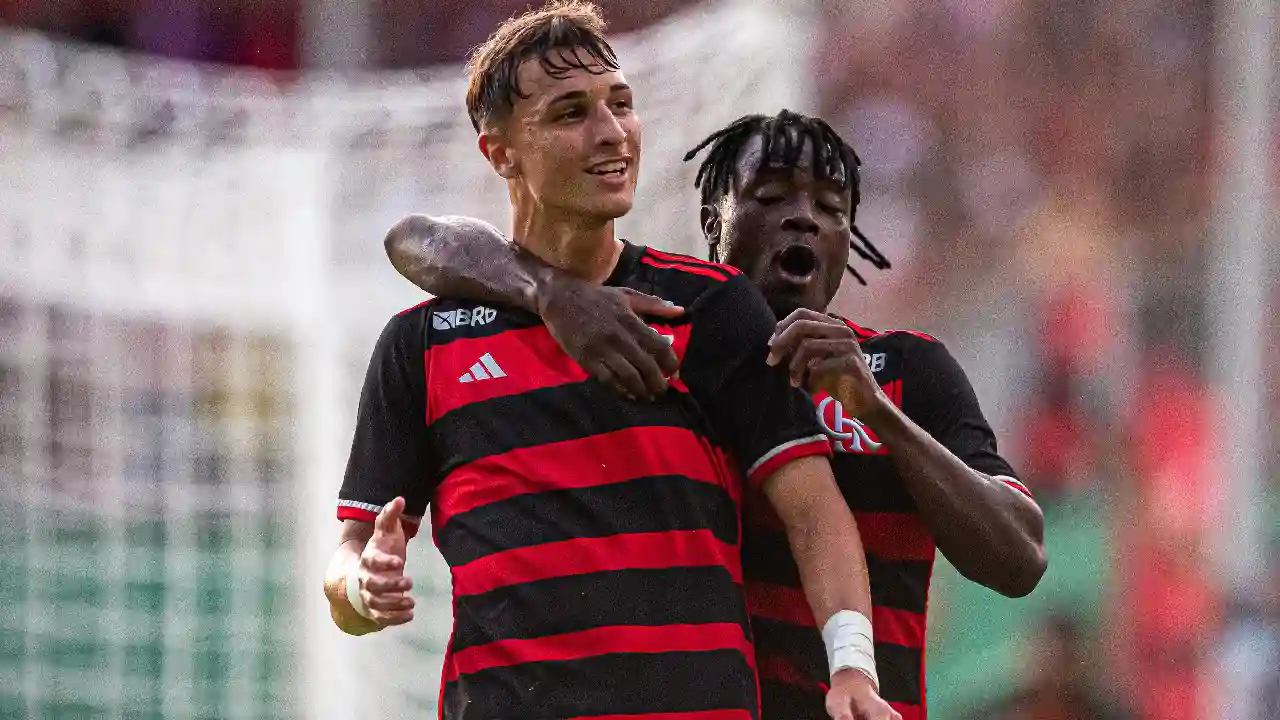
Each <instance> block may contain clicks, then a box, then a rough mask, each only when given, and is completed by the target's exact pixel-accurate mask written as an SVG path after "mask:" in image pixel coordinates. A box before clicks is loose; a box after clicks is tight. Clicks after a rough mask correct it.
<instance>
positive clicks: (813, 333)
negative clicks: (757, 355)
mask: <svg viewBox="0 0 1280 720" xmlns="http://www.w3.org/2000/svg"><path fill="white" fill-rule="evenodd" d="M840 337H848V338H852V337H853V331H851V330H849V329H848V328H846V327H839V326H835V325H829V324H827V323H824V322H818V321H817V320H797V321H795V322H793V323H791V324H790V325H788V326H787V328H786V329H785V330H783V331H782V333H781V334H779V335H774V336H773V338H772V339H771V340H770V341H769V358H768V363H769V364H770V365H777V364H778V363H780V362H782V360H784V359H785V358H787V357H788V356H790V355H791V353H793V352H795V349H796V347H797V346H798V345H799V344H800V343H801V342H804V341H805V340H807V339H809V338H818V339H831V338H840ZM855 342H856V340H855Z"/></svg>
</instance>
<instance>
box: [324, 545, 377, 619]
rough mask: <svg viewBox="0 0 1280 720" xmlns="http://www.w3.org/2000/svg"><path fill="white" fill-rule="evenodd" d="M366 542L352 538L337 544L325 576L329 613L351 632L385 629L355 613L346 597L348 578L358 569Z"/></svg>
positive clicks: (325, 591)
mask: <svg viewBox="0 0 1280 720" xmlns="http://www.w3.org/2000/svg"><path fill="white" fill-rule="evenodd" d="M363 551H364V541H362V540H359V539H355V538H349V539H346V540H344V541H343V542H342V544H341V545H339V546H338V549H337V550H335V551H334V553H333V559H332V560H330V561H329V568H328V570H327V571H326V572H325V577H324V594H325V597H326V598H327V599H328V600H329V616H330V617H332V618H333V624H335V625H337V626H338V629H339V630H342V632H344V633H347V634H348V635H367V634H368V633H371V632H377V631H378V630H381V629H382V626H381V625H379V624H378V623H376V622H374V621H373V620H370V619H368V618H366V617H364V616H363V615H361V614H359V613H357V612H356V610H355V608H353V607H352V606H351V602H350V601H349V600H348V599H347V578H348V577H349V576H350V575H351V574H352V573H355V572H356V569H357V566H358V565H359V563H360V553H361V552H363Z"/></svg>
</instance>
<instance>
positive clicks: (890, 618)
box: [387, 111, 1046, 720]
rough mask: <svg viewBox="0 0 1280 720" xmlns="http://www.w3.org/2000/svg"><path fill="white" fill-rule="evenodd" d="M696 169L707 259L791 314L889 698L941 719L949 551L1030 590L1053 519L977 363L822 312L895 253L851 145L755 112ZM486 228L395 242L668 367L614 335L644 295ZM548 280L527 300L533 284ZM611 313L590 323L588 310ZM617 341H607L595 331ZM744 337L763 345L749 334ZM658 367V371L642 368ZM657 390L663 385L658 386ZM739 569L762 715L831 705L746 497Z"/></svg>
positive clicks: (799, 612)
mask: <svg viewBox="0 0 1280 720" xmlns="http://www.w3.org/2000/svg"><path fill="white" fill-rule="evenodd" d="M704 148H706V149H708V154H707V157H706V160H705V162H704V163H703V164H702V166H701V168H700V169H699V172H698V176H697V184H698V186H699V187H700V188H701V190H702V205H703V207H702V226H703V230H704V232H705V235H706V238H707V241H708V243H709V247H710V251H711V257H712V259H717V258H718V257H719V256H720V255H721V253H723V254H724V257H725V260H726V262H727V263H728V264H729V265H730V266H733V267H736V268H737V269H738V270H740V271H741V272H743V273H744V274H746V275H747V276H748V277H750V278H751V279H752V281H753V282H754V283H755V284H756V285H757V286H758V287H760V288H761V289H762V290H763V291H764V294H765V296H766V298H767V300H768V302H769V305H770V306H771V308H772V309H773V311H774V313H775V316H776V317H777V318H779V319H780V322H779V323H778V325H777V329H776V332H775V333H774V335H773V337H772V338H771V340H770V345H771V350H770V362H773V363H777V364H779V365H781V366H783V367H787V368H788V371H789V372H790V374H791V375H792V377H793V378H794V380H795V382H796V383H798V384H801V385H803V386H805V387H807V388H809V389H810V390H812V391H813V402H814V403H815V404H816V406H817V414H818V416H819V418H820V420H821V422H822V423H823V425H824V427H825V430H826V434H827V435H828V436H829V439H830V443H831V447H832V449H833V451H834V453H835V456H834V460H833V464H834V466H835V473H836V477H837V479H838V481H839V485H840V489H841V491H842V492H843V495H844V499H845V501H846V502H847V503H848V505H849V506H850V507H851V508H852V509H853V510H854V511H855V513H854V514H855V517H856V518H857V521H858V526H859V528H860V529H861V532H862V539H863V542H864V545H865V552H866V556H867V563H868V566H869V568H870V573H871V593H872V600H873V602H874V605H875V607H874V612H873V624H874V638H875V655H876V664H877V668H878V672H879V677H880V690H881V695H882V696H883V697H884V699H886V700H888V701H889V702H890V704H891V705H892V706H893V707H894V709H896V710H897V711H898V712H899V713H901V715H902V717H903V718H905V719H907V720H912V719H915V718H924V717H925V715H926V703H925V690H924V647H925V609H926V607H927V604H928V589H929V582H930V577H931V574H932V568H933V559H934V552H935V548H937V549H939V550H941V551H942V553H943V555H945V556H946V557H947V559H948V560H950V561H951V562H952V564H954V565H955V566H956V568H958V569H959V570H960V572H961V573H963V574H964V575H965V576H966V577H967V578H969V579H971V580H973V581H976V582H979V583H981V584H983V585H986V586H988V587H990V588H992V589H994V590H996V591H998V592H1000V593H1002V594H1004V595H1006V596H1009V597H1018V596H1022V595H1026V594H1027V593H1029V592H1031V591H1032V589H1034V588H1035V586H1036V584H1037V583H1038V582H1039V579H1040V577H1041V576H1042V575H1043V573H1044V571H1045V567H1046V560H1045V553H1044V546H1043V524H1044V521H1043V517H1042V515H1041V513H1040V510H1039V508H1038V506H1037V505H1036V503H1035V501H1034V500H1032V498H1031V496H1030V493H1029V492H1028V491H1027V488H1026V486H1025V485H1024V484H1023V483H1022V482H1021V481H1020V480H1018V479H1017V475H1016V473H1015V472H1014V471H1013V469H1012V468H1011V467H1010V466H1009V463H1008V462H1006V461H1005V460H1004V459H1003V458H1002V457H1001V456H1000V455H999V454H998V452H997V449H996V440H995V437H994V434H993V433H992V431H991V428H990V426H989V425H988V423H987V421H986V420H985V419H984V418H983V415H982V411H981V408H980V407H979V404H978V401H977V398H976V397H975V395H974V392H973V389H972V388H971V386H970V384H969V382H968V379H967V378H966V377H965V374H964V371H963V370H962V369H961V368H960V366H959V365H958V364H957V362H956V361H955V359H954V358H953V357H952V356H951V354H950V353H949V352H948V351H947V349H946V347H945V346H944V345H943V344H942V343H941V342H939V341H938V340H936V339H935V338H933V337H932V336H930V335H926V334H924V333H920V332H912V331H889V332H876V331H874V330H868V329H866V328H863V327H861V326H859V325H858V324H856V323H854V322H853V321H851V320H848V319H846V318H842V317H837V316H833V315H828V314H826V309H827V306H828V305H829V304H830V303H831V301H832V299H833V298H834V297H835V293H836V290H837V289H838V288H839V286H840V283H841V280H842V278H843V274H844V272H845V269H846V267H848V269H849V271H850V272H852V273H854V275H855V277H857V278H858V280H859V281H862V278H861V276H860V275H858V274H857V272H856V271H855V270H854V269H853V267H852V266H851V265H849V259H850V251H851V250H852V251H854V252H856V253H857V254H858V255H859V256H860V257H862V258H864V259H866V260H869V261H870V262H872V263H873V265H875V266H876V267H880V268H884V267H887V266H888V262H887V261H886V260H885V258H884V257H883V256H882V255H881V254H880V253H879V252H878V251H877V250H876V249H875V247H874V246H872V245H871V244H870V243H869V242H867V240H866V238H865V237H864V236H863V235H862V234H861V233H860V232H859V231H858V230H857V229H856V228H855V226H854V225H853V220H854V216H855V211H856V208H857V205H858V200H859V191H858V164H859V161H858V159H857V156H856V155H855V154H854V152H853V150H852V149H851V148H849V146H848V145H847V144H846V143H845V142H844V141H843V140H842V139H841V138H840V137H839V135H838V134H836V133H835V132H834V131H833V130H832V128H831V127H830V126H828V125H827V124H826V123H824V122H822V121H821V120H818V119H814V118H810V117H806V116H804V115H800V114H797V113H791V112H787V111H783V112H781V113H779V114H778V115H776V116H759V115H754V116H748V117H744V118H742V119H740V120H738V121H737V122H735V123H733V124H731V125H729V126H728V127H726V128H724V129H722V130H720V131H719V132H716V133H714V134H713V135H711V136H710V137H709V138H707V140H706V141H704V142H703V143H702V144H700V145H699V146H698V147H697V148H695V149H694V150H693V151H692V152H690V153H689V155H688V156H687V157H686V160H688V159H692V158H693V157H696V155H697V154H698V153H699V152H700V151H701V150H703V149H704ZM506 248H507V245H506V244H505V243H504V241H503V239H502V238H501V237H500V236H499V235H498V234H497V232H496V231H495V230H493V229H492V228H491V227H489V226H485V225H483V224H481V223H479V222H478V221H474V220H469V219H464V218H451V219H440V220H435V219H431V218H427V217H423V216H412V217H410V218H407V219H406V220H404V221H402V222H401V223H400V224H398V225H397V227H396V228H394V229H393V230H392V232H391V233H390V234H389V235H388V237H387V249H388V252H389V253H390V255H391V257H392V260H393V262H394V263H395V265H396V266H397V268H399V269H400V271H401V272H402V273H403V274H405V276H406V277H407V278H408V279H409V280H411V281H413V282H414V283H416V284H418V285H419V286H421V287H423V288H424V289H426V290H428V291H436V292H450V291H454V290H459V289H460V290H465V291H467V292H480V293H484V294H487V295H488V296H490V297H493V298H496V299H504V298H506V299H510V300H512V301H516V300H517V299H519V298H520V297H529V298H532V299H530V300H528V301H527V304H528V306H529V307H530V308H531V309H541V310H542V312H543V315H544V317H545V318H547V321H548V323H549V324H551V325H552V328H551V330H552V332H553V333H555V334H556V336H557V337H561V338H564V339H565V340H564V342H565V346H566V347H567V348H570V350H571V352H573V353H579V354H583V355H584V357H582V358H581V361H582V362H584V363H585V364H587V365H592V366H597V367H598V366H599V361H598V358H595V357H590V355H591V354H592V353H597V352H598V349H599V348H600V347H602V346H608V347H609V348H611V352H613V355H612V356H611V357H610V361H609V364H610V366H611V367H612V366H617V365H621V364H623V363H630V365H631V367H630V370H631V373H630V374H629V375H623V374H621V373H616V372H615V373H613V374H610V375H607V376H604V377H606V378H607V379H608V381H609V382H611V383H614V384H616V385H621V386H624V387H628V384H629V389H628V391H629V392H633V393H637V394H638V393H646V394H650V391H649V388H648V383H647V382H639V383H637V382H636V379H637V378H645V377H648V376H650V375H653V374H655V373H657V374H660V371H659V370H658V369H657V368H659V367H661V366H663V365H664V364H665V363H666V362H667V361H668V360H667V358H665V357H664V356H663V355H662V354H661V353H659V354H656V355H653V354H650V353H647V352H646V351H645V350H644V349H643V347H642V346H641V345H639V344H638V343H635V342H633V343H631V344H629V345H628V344H624V343H621V342H619V341H618V340H617V338H619V337H621V336H624V335H627V334H629V333H631V328H633V327H634V326H635V324H636V323H637V322H638V321H637V320H634V319H633V318H630V317H628V316H627V312H628V311H627V307H628V306H630V305H636V306H646V304H647V303H650V302H651V301H650V300H649V299H646V298H636V297H634V296H623V295H620V294H618V293H616V292H614V291H611V290H609V289H608V288H603V289H602V288H594V287H588V286H586V285H585V284H583V283H581V282H578V281H576V280H574V279H572V278H568V277H566V276H565V275H564V274H563V273H557V272H555V271H551V270H548V269H547V268H546V267H545V266H543V265H541V264H540V263H538V262H537V261H536V260H535V259H533V258H529V257H528V256H525V255H516V254H512V253H511V252H509V251H508V250H507V249H506ZM524 288H534V291H532V292H530V293H525V295H524V296H522V295H521V292H522V289H524ZM593 307H599V308H607V309H608V311H607V312H604V313H598V314H595V315H591V316H586V315H575V314H574V313H576V312H579V311H580V310H581V309H589V308H593ZM602 337H603V338H608V340H607V342H604V343H602V342H601V341H600V340H599V338H602ZM739 342H748V341H747V340H746V339H745V338H744V339H740V340H739ZM646 364H647V365H648V367H645V365H646ZM658 389H660V388H658ZM747 508H748V515H749V525H748V528H747V533H746V536H745V539H744V543H743V564H744V572H745V574H746V578H747V592H748V601H749V605H750V611H751V615H752V618H751V619H752V627H753V630H754V632H755V637H756V652H757V663H758V666H759V670H760V675H761V683H762V699H763V708H764V712H763V717H764V718H765V720H801V719H809V720H817V719H818V718H821V717H823V703H822V689H823V687H824V683H825V680H826V678H825V675H824V670H823V669H824V666H825V663H824V655H823V640H822V637H821V636H820V634H819V632H818V630H817V627H820V626H819V625H816V624H815V623H814V620H813V617H812V614H811V613H809V611H808V610H807V608H806V607H805V605H804V602H803V596H802V595H801V593H800V592H799V590H798V588H799V583H798V576H797V574H796V566H795V564H794V562H793V560H792V558H791V555H790V553H789V552H788V550H787V546H786V543H785V535H784V534H783V533H782V532H781V528H782V525H780V524H779V523H778V519H777V517H776V516H775V515H774V513H773V512H772V511H771V510H770V509H769V508H768V507H767V505H765V504H763V503H759V502H750V501H749V502H748V505H747Z"/></svg>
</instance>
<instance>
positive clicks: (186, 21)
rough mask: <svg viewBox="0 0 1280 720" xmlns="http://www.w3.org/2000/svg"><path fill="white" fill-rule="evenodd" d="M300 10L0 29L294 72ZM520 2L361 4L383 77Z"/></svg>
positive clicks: (76, 7) (187, 9)
mask: <svg viewBox="0 0 1280 720" xmlns="http://www.w3.org/2000/svg"><path fill="white" fill-rule="evenodd" d="M597 4H598V5H600V6H601V7H602V8H604V9H605V11H606V12H607V14H608V18H609V22H610V26H611V27H613V28H614V29H615V30H616V31H626V30H629V29H635V28H638V27H642V26H644V25H647V24H649V23H651V22H653V21H654V20H657V19H658V18H661V17H663V16H664V15H667V14H669V13H670V12H672V11H674V10H676V9H679V8H680V7H683V6H686V5H688V4H689V2H688V1H687V0H646V1H645V2H628V0H601V1H600V2H598V3H597ZM319 5H320V3H316V2H312V3H305V2H300V0H230V1H227V0H6V2H4V3H0V22H3V23H9V24H12V25H18V26H23V27H28V28H34V29H39V30H44V31H47V32H54V33H58V34H60V35H65V36H68V37H71V38H75V39H78V40H84V41H87V42H92V43H99V44H103V45H109V46H112V47H118V48H125V49H130V50H136V51H141V52H147V53H154V54H157V55H164V56H168V57H174V58H181V59H184V60H195V61H202V62H215V63H231V64H236V65H248V66H253V67H258V68H262V69H266V70H281V71H290V70H296V69H298V68H299V67H300V66H301V65H303V64H304V62H305V60H304V56H303V54H302V52H301V51H300V50H301V48H300V42H301V35H302V32H301V28H302V27H304V26H305V23H304V22H303V17H302V13H303V12H304V9H305V8H307V7H309V6H319ZM529 5H530V3H529V2H528V0H486V1H485V2H471V0H430V2H422V1H421V0H379V1H378V2H368V7H369V11H370V13H371V17H370V24H371V25H372V27H373V34H374V37H375V38H376V41H375V42H374V43H373V47H372V48H371V52H370V57H371V58H372V61H373V63H374V64H375V65H377V66H378V67H383V68H409V67H417V66H422V65H431V64H436V63H445V62H454V61H456V60H458V59H459V58H462V57H463V56H465V55H466V53H467V51H469V50H470V49H471V48H472V47H475V46H476V45H477V44H479V43H480V42H481V41H482V40H484V39H485V37H486V36H487V35H488V34H489V32H490V31H491V30H492V28H493V27H495V26H496V25H497V24H498V23H500V22H502V21H503V20H505V19H506V18H508V17H511V16H512V15H514V14H517V13H519V12H521V11H522V10H524V9H526V8H527V7H529Z"/></svg>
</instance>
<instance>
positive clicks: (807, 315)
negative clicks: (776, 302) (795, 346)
mask: <svg viewBox="0 0 1280 720" xmlns="http://www.w3.org/2000/svg"><path fill="white" fill-rule="evenodd" d="M800 320H812V321H814V322H827V321H832V322H835V323H836V324H837V325H839V324H842V323H840V321H838V320H836V319H835V318H833V317H830V316H828V315H823V314H822V313H820V312H816V311H814V310H810V309H809V308H797V309H795V310H792V311H791V314H790V315H788V316H786V317H785V318H783V319H782V320H780V321H778V324H777V325H775V326H774V328H773V336H774V337H777V336H779V335H781V334H782V333H783V332H784V331H785V330H786V329H787V328H789V327H791V326H792V325H793V324H794V323H796V322H798V321H800Z"/></svg>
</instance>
